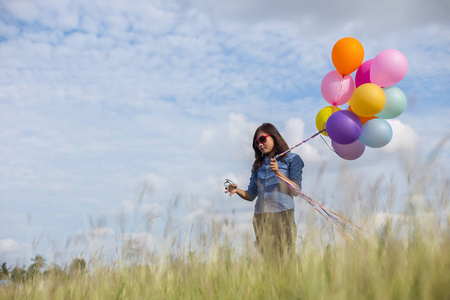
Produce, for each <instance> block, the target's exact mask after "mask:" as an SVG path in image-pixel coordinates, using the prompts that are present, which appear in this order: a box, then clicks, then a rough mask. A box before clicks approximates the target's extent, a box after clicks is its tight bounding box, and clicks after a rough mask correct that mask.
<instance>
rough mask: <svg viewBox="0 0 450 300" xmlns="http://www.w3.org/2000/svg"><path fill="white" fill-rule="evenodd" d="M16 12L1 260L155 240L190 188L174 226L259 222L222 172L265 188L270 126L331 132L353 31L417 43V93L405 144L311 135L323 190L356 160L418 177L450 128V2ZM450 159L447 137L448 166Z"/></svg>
mask: <svg viewBox="0 0 450 300" xmlns="http://www.w3.org/2000/svg"><path fill="white" fill-rule="evenodd" d="M0 11H1V12H0V58H1V59H0V176H1V181H0V207H1V210H0V259H1V260H4V261H8V262H9V263H10V264H16V263H18V264H27V265H28V264H29V258H30V257H32V256H34V255H35V254H42V255H44V256H45V257H46V258H47V259H48V260H49V261H53V260H54V261H57V262H63V261H66V260H67V259H68V257H74V256H82V255H84V256H89V253H90V252H89V251H93V250H92V249H95V247H96V246H98V245H102V243H103V244H105V243H106V244H108V243H109V245H110V241H111V239H113V238H114V236H115V235H118V234H122V236H125V237H126V238H128V239H132V240H134V241H136V243H138V244H140V245H143V246H145V247H153V246H155V245H157V244H158V241H159V240H160V238H161V236H162V235H163V234H162V232H163V230H164V226H165V225H164V224H166V223H167V221H168V220H169V219H170V214H169V212H168V207H170V206H171V205H172V204H173V202H174V201H175V199H177V201H178V202H177V203H178V206H177V222H176V225H177V226H174V227H173V228H171V229H170V230H169V231H168V232H169V233H170V234H171V235H172V236H178V235H180V236H181V235H183V234H185V233H186V232H187V231H188V230H187V229H186V228H189V226H190V224H192V223H193V222H195V221H196V220H198V219H208V218H211V216H215V217H217V218H221V217H224V216H228V217H230V216H232V217H233V218H236V220H237V223H238V224H239V226H238V230H237V231H238V232H240V233H242V232H249V233H250V234H252V228H251V217H252V212H253V204H252V203H247V202H245V201H242V200H240V199H238V198H231V199H230V198H229V197H228V196H225V195H224V194H223V186H222V183H223V180H224V178H231V179H233V180H234V181H235V182H237V183H238V184H239V185H240V186H241V187H245V186H246V185H247V184H248V179H249V176H250V166H251V164H252V156H253V154H252V151H253V150H252V149H251V147H250V145H251V138H252V136H253V132H254V130H255V128H256V127H257V126H259V125H260V124H261V123H263V122H272V123H273V124H275V125H276V126H277V127H278V129H279V130H280V131H281V133H282V134H283V136H285V138H286V140H287V141H288V143H289V144H290V145H293V144H296V143H298V142H300V141H301V140H303V139H305V138H307V137H309V136H310V135H312V134H314V133H315V132H316V128H315V124H314V120H315V116H316V114H317V112H318V111H319V110H320V109H321V108H322V107H324V106H327V105H328V104H327V103H326V101H325V100H324V99H323V98H322V96H321V92H320V84H321V80H322V78H323V77H324V76H325V75H326V74H327V73H328V72H330V71H332V70H334V67H333V64H332V61H331V50H332V47H333V45H334V44H335V43H336V42H337V41H338V40H339V39H340V38H343V37H346V36H351V37H354V38H356V39H358V40H359V41H360V42H361V44H362V45H363V47H364V50H365V58H364V60H367V59H371V58H374V57H375V55H376V54H378V53H379V52H381V51H382V50H385V49H397V50H399V51H401V52H402V53H403V54H404V55H405V56H406V57H407V59H408V63H409V68H408V73H407V75H406V77H405V78H404V79H403V80H402V81H401V82H400V83H399V84H398V85H397V86H398V87H399V88H401V89H402V90H403V91H404V92H405V94H406V95H407V97H408V107H407V109H406V111H405V112H404V113H403V114H402V115H401V116H399V117H397V118H395V119H393V120H390V123H391V125H392V127H393V130H394V137H393V140H392V141H391V142H390V144H389V145H387V146H386V147H383V148H381V149H366V152H365V153H364V155H363V157H361V158H360V159H358V160H356V161H352V162H348V161H343V160H342V159H340V158H339V157H337V156H336V155H335V154H334V153H333V152H331V151H330V150H329V148H328V147H327V145H325V143H324V142H323V141H322V140H321V139H319V138H317V139H315V140H313V141H311V142H308V143H307V144H305V145H303V146H301V147H300V148H299V149H297V150H296V152H297V153H299V154H300V155H301V156H302V158H303V160H304V161H305V165H306V167H305V169H304V184H303V187H304V191H305V192H306V193H307V194H309V195H312V196H314V195H315V196H317V197H319V199H317V200H319V201H320V200H321V201H322V202H325V203H328V204H330V202H329V200H327V199H334V198H333V197H338V195H333V194H332V192H331V191H332V190H334V189H336V191H337V190H338V188H339V187H340V186H341V185H342V183H341V182H340V181H339V177H340V176H341V175H342V168H345V170H348V171H346V172H350V174H356V176H355V177H359V179H358V180H361V178H362V179H363V180H364V182H367V184H368V185H370V184H371V183H373V182H374V181H376V179H377V178H380V176H381V175H382V174H387V175H386V178H389V176H395V174H398V173H402V172H403V173H404V168H405V164H406V165H408V166H410V165H411V164H413V165H414V163H413V162H416V163H417V165H418V166H420V163H421V162H423V161H425V160H426V159H427V158H428V157H429V153H430V152H431V151H432V150H433V149H434V148H435V147H436V146H437V145H438V144H439V142H440V141H442V139H443V138H445V137H446V136H448V134H449V133H450V130H449V128H450V126H449V125H450V122H449V119H448V115H449V114H450V104H449V96H448V95H449V94H450V85H449V83H450V80H449V78H450V50H449V49H450V22H449V21H448V15H449V13H450V4H448V2H447V1H425V0H416V1H409V2H408V3H406V2H404V1H394V2H392V1H378V2H376V3H375V2H374V3H359V2H354V3H352V4H348V3H342V1H341V2H333V1H329V2H320V3H319V2H314V1H288V0H284V1H273V0H268V1H264V2H263V3H262V2H260V1H256V0H248V1H237V0H231V1H226V2H222V1H220V2H219V1H204V0H198V1H196V0H193V1H181V0H180V1H176V0H175V1H140V0H136V1H127V2H123V1H82V0H81V1H50V0H48V1H21V0H14V1H8V0H3V1H1V2H0ZM353 75H354V74H353ZM405 157H410V160H409V161H408V160H407V159H405ZM405 161H406V162H405ZM449 163H450V151H449V146H448V144H444V146H443V147H442V148H441V150H440V152H439V164H440V165H441V166H442V168H444V169H443V171H442V172H443V175H444V179H446V180H448V177H449V172H448V167H446V166H448V165H449ZM400 168H403V169H400ZM318 170H324V173H323V174H322V173H321V175H320V176H319V175H318V174H319V173H318V172H319V171H318ZM380 174H381V175H380ZM355 177H353V176H350V177H349V178H348V180H347V183H349V184H350V185H352V184H354V183H355V182H357V183H358V184H359V181H354V180H355V179H354V178H355ZM318 178H319V179H318ZM400 182H401V183H402V184H407V183H405V182H403V181H400ZM337 199H339V198H337ZM447 200H448V199H447ZM301 201H302V200H297V202H296V203H297V207H298V211H302V210H309V209H310V208H308V207H305V206H304V203H303V202H301ZM399 201H400V200H399ZM335 205H338V204H337V203H335V204H333V203H331V205H330V207H333V206H335ZM233 211H234V214H233V213H232V212H233ZM153 219H154V222H153V226H152V227H151V228H150V227H149V226H148V224H147V223H148V222H147V221H148V220H153ZM120 220H126V221H125V222H121V221H120ZM300 227H301V226H300ZM81 253H83V254H81Z"/></svg>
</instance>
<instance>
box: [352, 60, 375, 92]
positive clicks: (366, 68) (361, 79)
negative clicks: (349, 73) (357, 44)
mask: <svg viewBox="0 0 450 300" xmlns="http://www.w3.org/2000/svg"><path fill="white" fill-rule="evenodd" d="M372 62H373V59H369V60H367V61H365V62H364V63H363V64H362V65H361V66H359V68H358V71H356V75H355V86H356V87H358V86H360V85H362V84H365V83H372V82H371V81H370V66H371V65H372Z"/></svg>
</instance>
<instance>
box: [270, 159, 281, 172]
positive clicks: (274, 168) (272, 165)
mask: <svg viewBox="0 0 450 300" xmlns="http://www.w3.org/2000/svg"><path fill="white" fill-rule="evenodd" d="M269 167H270V169H271V170H272V171H273V172H274V173H275V174H280V170H279V169H278V162H277V160H276V159H275V158H271V159H270V165H269Z"/></svg>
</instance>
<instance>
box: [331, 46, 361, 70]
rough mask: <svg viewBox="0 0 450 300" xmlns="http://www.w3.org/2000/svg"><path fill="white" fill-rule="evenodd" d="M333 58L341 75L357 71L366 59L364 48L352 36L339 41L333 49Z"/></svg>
mask: <svg viewBox="0 0 450 300" xmlns="http://www.w3.org/2000/svg"><path fill="white" fill-rule="evenodd" d="M331 60H332V61H333V64H334V67H335V68H336V70H337V71H338V72H339V74H341V75H344V76H345V75H349V74H351V73H353V72H354V71H356V70H357V69H358V68H359V66H360V65H361V64H362V62H363V60H364V48H363V46H362V45H361V43H360V42H359V41H358V40H357V39H355V38H352V37H345V38H343V39H340V40H339V41H337V43H336V44H335V45H334V47H333V50H332V51H331Z"/></svg>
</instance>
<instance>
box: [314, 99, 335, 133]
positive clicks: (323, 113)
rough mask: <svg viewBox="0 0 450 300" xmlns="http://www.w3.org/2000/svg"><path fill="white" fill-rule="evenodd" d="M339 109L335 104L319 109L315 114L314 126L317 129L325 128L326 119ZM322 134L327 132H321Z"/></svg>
mask: <svg viewBox="0 0 450 300" xmlns="http://www.w3.org/2000/svg"><path fill="white" fill-rule="evenodd" d="M339 110H341V109H340V108H339V107H337V106H326V107H324V108H322V109H321V110H319V112H318V113H317V116H316V127H317V130H319V131H321V130H322V129H325V128H326V123H327V121H328V118H329V117H330V116H331V114H332V113H334V112H337V111H339ZM322 134H323V135H324V136H328V134H327V132H326V131H324V132H322Z"/></svg>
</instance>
